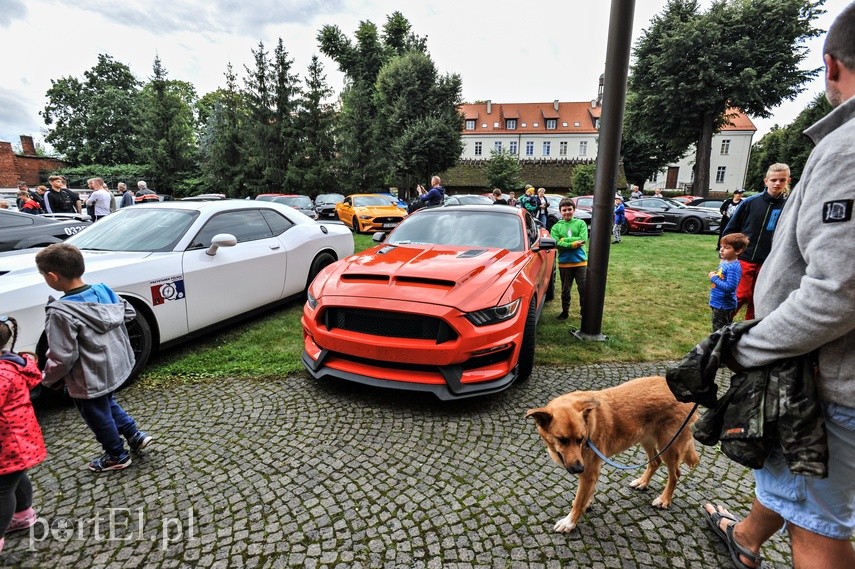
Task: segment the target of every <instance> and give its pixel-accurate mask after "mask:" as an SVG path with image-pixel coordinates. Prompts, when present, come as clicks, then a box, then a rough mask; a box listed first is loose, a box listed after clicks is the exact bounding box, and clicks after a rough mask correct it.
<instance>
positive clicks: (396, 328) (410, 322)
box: [323, 308, 457, 344]
mask: <svg viewBox="0 0 855 569" xmlns="http://www.w3.org/2000/svg"><path fill="white" fill-rule="evenodd" d="M323 320H324V325H325V326H326V328H327V330H332V329H334V328H339V329H341V330H348V331H350V332H358V333H360V334H369V335H372V336H383V337H387V338H410V339H414V340H434V341H436V343H437V344H441V343H443V342H448V341H451V340H456V339H457V333H456V332H455V331H454V330H453V329H452V328H451V327H450V326H449V325H448V324H446V323H445V321H443V320H440V319H439V318H434V317H432V316H423V315H420V314H405V313H400V312H384V311H382V310H365V309H360V308H328V309H327V310H326V311H324V315H323Z"/></svg>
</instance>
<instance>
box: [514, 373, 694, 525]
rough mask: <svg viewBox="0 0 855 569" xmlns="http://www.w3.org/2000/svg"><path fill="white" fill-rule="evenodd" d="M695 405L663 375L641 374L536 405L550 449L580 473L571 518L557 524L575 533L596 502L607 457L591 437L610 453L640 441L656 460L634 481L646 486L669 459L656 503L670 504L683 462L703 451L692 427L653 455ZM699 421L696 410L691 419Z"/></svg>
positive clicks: (560, 462) (540, 429)
mask: <svg viewBox="0 0 855 569" xmlns="http://www.w3.org/2000/svg"><path fill="white" fill-rule="evenodd" d="M691 409H692V405H691V404H689V403H680V402H678V401H677V400H676V399H675V398H674V395H672V394H671V391H670V390H669V389H668V385H667V384H666V383H665V378H664V377H658V376H657V377H641V378H638V379H633V380H631V381H627V382H626V383H624V384H621V385H618V386H616V387H610V388H608V389H603V390H602V391H574V392H572V393H568V394H566V395H562V396H560V397H556V398H555V399H553V400H552V401H550V402H549V403H548V404H547V405H546V406H545V407H541V408H539V409H531V410H530V411H529V412H528V413H526V417H532V418H534V420H535V422H536V423H537V431H538V433H540V436H541V438H542V439H543V441H544V442H545V443H546V450H547V451H548V452H549V456H551V457H552V460H553V461H555V463H556V464H558V465H560V466H563V467H564V468H565V469H566V470H567V471H568V472H570V473H571V474H579V488H578V490H577V491H576V498H575V499H574V500H573V506H572V508H571V510H570V513H569V514H567V517H565V518H562V519H560V520H559V521H558V522H557V523H556V524H555V531H560V532H571V531H573V528H575V527H576V524H577V523H578V521H579V518H580V517H581V516H582V514H583V513H584V512H585V511H587V510H588V508H590V507H591V503H592V502H593V498H594V490H595V489H596V486H597V479H598V478H599V476H600V468H602V466H603V460H602V459H601V458H600V457H598V456H597V455H596V454H594V451H593V450H591V448H590V447H589V446H588V444H587V443H588V439H589V438H590V439H591V440H592V441H593V442H594V444H595V445H596V446H597V448H599V449H600V451H601V452H602V453H603V454H604V455H605V456H608V457H611V456H613V455H615V454H617V453H619V452H622V451H624V450H626V449H628V448H630V447H631V446H634V445H636V444H641V445H642V446H643V447H644V450H645V451H646V452H647V456H648V459H652V460H651V462H650V463H649V464H648V465H647V469H646V470H645V471H644V474H642V475H641V478H638V479H636V480H633V481H632V482H631V483H630V486H631V487H633V488H637V489H639V490H643V489H645V488H647V486H648V484H650V479H651V478H652V477H653V473H654V472H656V469H657V468H658V467H659V465H660V464H661V463H662V462H663V461H664V462H665V464H666V465H667V466H668V482H667V484H666V485H665V490H663V491H662V495H661V496H659V497H658V498H656V499H655V500H654V501H653V506H654V507H656V508H663V509H665V508H668V507H669V506H671V498H672V496H673V494H674V488H675V487H676V486H677V479H678V478H679V477H680V464H681V463H683V462H685V463H686V464H688V465H689V466H690V467H692V468H694V467H695V465H696V464H698V453H697V451H696V450H695V443H694V441H693V439H692V433H691V430H690V429H689V428H688V426H687V427H686V428H685V429H683V431H682V432H681V433H680V435H679V436H678V437H677V438H676V440H675V441H674V442H673V443H672V444H671V446H670V447H668V449H667V450H666V451H665V452H664V453H662V455H661V456H660V457H658V458H656V459H653V457H654V456H656V454H657V453H658V452H659V451H660V450H661V449H662V448H664V447H665V445H666V444H668V441H670V440H671V437H673V436H674V434H675V433H676V432H677V430H678V429H679V428H680V425H681V424H682V423H683V421H684V420H685V419H686V416H687V415H688V414H689V411H690V410H691ZM696 420H697V413H695V416H694V417H693V418H692V419H691V421H690V423H694V422H695V421H696Z"/></svg>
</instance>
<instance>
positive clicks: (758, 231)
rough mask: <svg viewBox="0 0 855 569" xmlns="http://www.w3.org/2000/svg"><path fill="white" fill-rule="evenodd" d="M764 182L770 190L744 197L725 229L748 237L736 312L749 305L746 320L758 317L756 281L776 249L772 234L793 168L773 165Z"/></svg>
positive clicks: (741, 259)
mask: <svg viewBox="0 0 855 569" xmlns="http://www.w3.org/2000/svg"><path fill="white" fill-rule="evenodd" d="M763 182H764V183H765V184H766V190H765V191H764V192H762V193H759V194H757V195H754V196H751V197H750V198H746V199H744V200H742V203H741V204H739V207H737V208H736V211H735V212H734V214H733V217H731V218H730V221H729V222H728V223H727V227H726V228H725V229H724V235H730V234H731V233H742V234H743V235H745V236H746V237H748V247H746V248H745V251H743V252H742V254H741V255H740V256H739V264H740V265H741V266H742V279H741V280H740V281H739V287H738V288H737V289H736V301H737V305H736V310H735V311H734V315H735V314H736V312H739V309H741V308H742V307H743V306H746V305H747V308H746V310H745V319H746V320H751V319H752V318H754V283H755V282H756V281H757V274H758V273H759V272H760V267H761V266H762V265H763V261H765V260H766V257H767V256H769V251H771V250H772V237H773V236H774V235H775V227H777V225H778V217H779V216H780V215H781V210H782V209H783V208H784V202H785V201H786V199H787V196H786V192H787V190H788V189H789V187H790V167H789V166H787V165H786V164H772V165H771V166H769V170H768V171H767V172H766V177H765V178H764V179H763Z"/></svg>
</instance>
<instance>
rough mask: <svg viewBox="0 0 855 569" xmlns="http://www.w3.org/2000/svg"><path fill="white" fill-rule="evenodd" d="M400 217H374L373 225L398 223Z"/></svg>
mask: <svg viewBox="0 0 855 569" xmlns="http://www.w3.org/2000/svg"><path fill="white" fill-rule="evenodd" d="M400 221H401V218H400V217H375V218H374V223H400Z"/></svg>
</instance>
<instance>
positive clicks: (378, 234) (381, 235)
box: [371, 231, 386, 243]
mask: <svg viewBox="0 0 855 569" xmlns="http://www.w3.org/2000/svg"><path fill="white" fill-rule="evenodd" d="M371 239H373V240H374V241H375V242H376V243H382V242H383V241H385V240H386V233H385V232H383V231H375V232H374V235H372V236H371Z"/></svg>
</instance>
